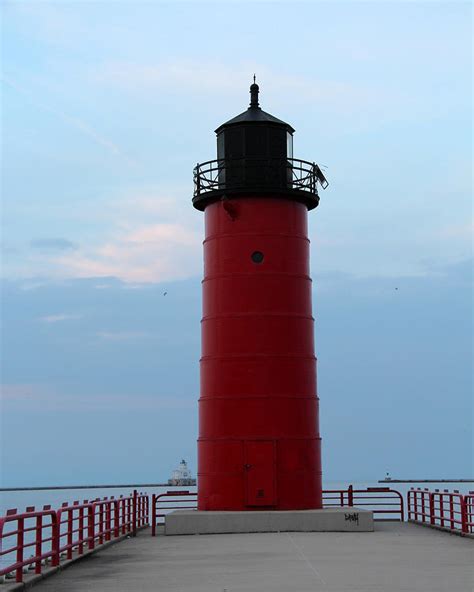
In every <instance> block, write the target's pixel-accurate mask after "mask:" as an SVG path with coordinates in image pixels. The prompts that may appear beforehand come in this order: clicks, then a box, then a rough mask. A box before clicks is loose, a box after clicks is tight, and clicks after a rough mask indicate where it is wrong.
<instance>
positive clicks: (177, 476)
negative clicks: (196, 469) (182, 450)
mask: <svg viewBox="0 0 474 592" xmlns="http://www.w3.org/2000/svg"><path fill="white" fill-rule="evenodd" d="M168 485H196V479H193V476H192V475H191V471H190V470H189V469H188V465H187V463H186V461H185V460H184V458H183V459H182V461H181V462H180V463H179V466H178V467H177V468H176V469H175V470H174V471H173V474H172V475H171V479H168Z"/></svg>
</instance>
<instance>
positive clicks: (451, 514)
mask: <svg viewBox="0 0 474 592" xmlns="http://www.w3.org/2000/svg"><path fill="white" fill-rule="evenodd" d="M449 516H450V525H451V530H454V499H453V496H452V495H450V496H449Z"/></svg>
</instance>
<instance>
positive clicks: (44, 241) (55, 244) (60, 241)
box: [30, 238, 78, 251]
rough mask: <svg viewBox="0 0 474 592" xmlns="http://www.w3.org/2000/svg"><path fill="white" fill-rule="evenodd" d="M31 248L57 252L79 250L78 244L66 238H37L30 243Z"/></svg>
mask: <svg viewBox="0 0 474 592" xmlns="http://www.w3.org/2000/svg"><path fill="white" fill-rule="evenodd" d="M30 246H31V247H32V248H33V249H45V250H56V251H70V250H76V249H77V248H78V246H77V245H76V243H73V242H72V241H70V240H68V239H66V238H37V239H33V240H31V241H30Z"/></svg>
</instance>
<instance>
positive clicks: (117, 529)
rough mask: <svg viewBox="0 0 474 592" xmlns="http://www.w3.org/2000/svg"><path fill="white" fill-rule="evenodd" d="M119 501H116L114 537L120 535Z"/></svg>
mask: <svg viewBox="0 0 474 592" xmlns="http://www.w3.org/2000/svg"><path fill="white" fill-rule="evenodd" d="M119 503H120V502H119V500H114V537H118V536H119V535H120V506H119Z"/></svg>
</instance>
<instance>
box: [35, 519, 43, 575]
mask: <svg viewBox="0 0 474 592" xmlns="http://www.w3.org/2000/svg"><path fill="white" fill-rule="evenodd" d="M42 538H43V516H41V515H40V516H36V533H35V543H36V544H35V555H36V557H40V555H41V547H42V545H41V543H42ZM40 573H41V559H38V561H37V562H36V563H35V574H40Z"/></svg>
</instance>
